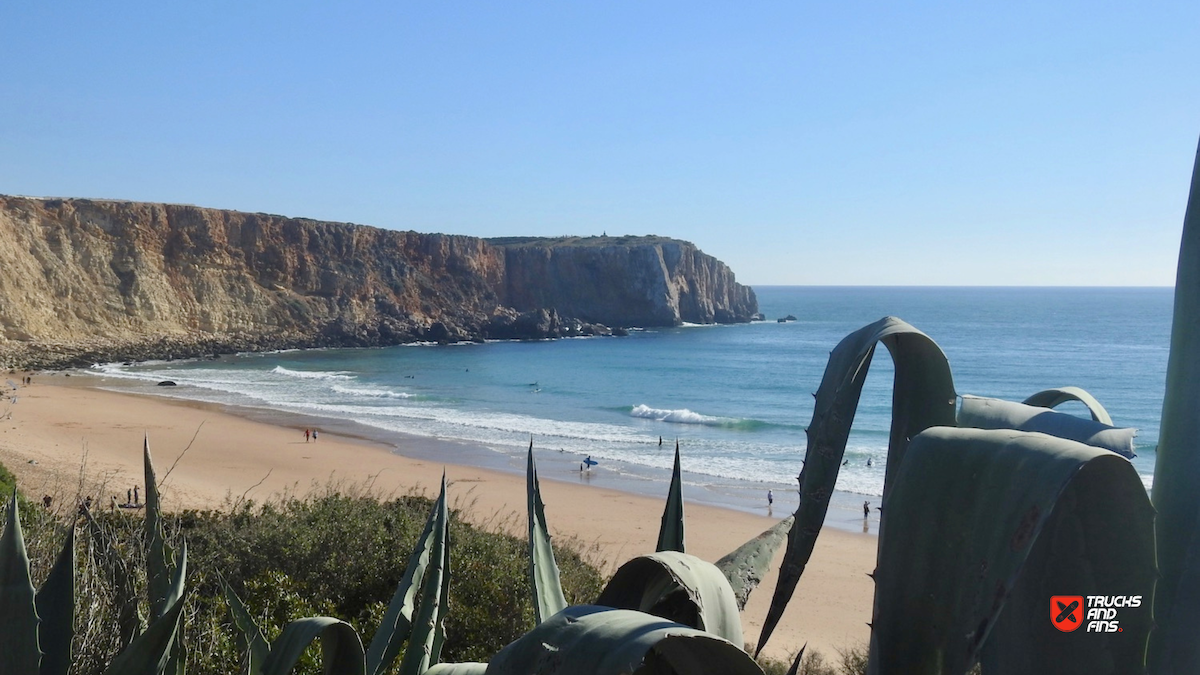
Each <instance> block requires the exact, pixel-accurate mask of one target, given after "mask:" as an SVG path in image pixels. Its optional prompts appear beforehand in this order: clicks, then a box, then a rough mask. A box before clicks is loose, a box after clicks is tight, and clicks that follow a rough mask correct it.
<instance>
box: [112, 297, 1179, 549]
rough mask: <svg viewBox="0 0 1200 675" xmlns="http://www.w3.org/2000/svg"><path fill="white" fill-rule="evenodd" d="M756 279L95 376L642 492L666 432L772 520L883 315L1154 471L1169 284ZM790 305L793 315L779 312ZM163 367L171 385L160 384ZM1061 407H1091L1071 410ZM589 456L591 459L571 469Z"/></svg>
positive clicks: (726, 492) (967, 374)
mask: <svg viewBox="0 0 1200 675" xmlns="http://www.w3.org/2000/svg"><path fill="white" fill-rule="evenodd" d="M755 291H756V292H757V294H758V299H759V306H760V311H762V312H763V313H764V314H765V315H766V316H767V321H764V322H755V323H751V324H738V325H725V326H690V325H685V326H681V327H677V328H661V329H647V330H634V331H632V332H631V334H630V335H629V337H625V338H577V339H564V340H556V341H530V342H490V343H487V344H461V345H449V346H437V345H407V346H398V347H389V348H381V349H328V350H308V351H286V352H275V353H266V354H240V355H237V356H228V357H221V358H219V359H216V360H199V361H174V362H150V363H141V364H132V365H122V364H104V365H99V366H96V367H94V368H93V369H92V371H93V372H95V373H96V374H100V375H103V376H105V379H104V383H105V384H104V385H103V386H106V387H110V388H114V389H118V390H133V391H138V392H142V393H149V394H154V395H163V396H171V397H180V398H188V399H195V400H201V401H207V402H212V403H218V404H222V405H225V406H229V407H230V408H231V409H233V410H235V411H241V412H243V413H246V414H251V415H257V416H268V417H270V416H272V415H276V416H278V415H284V416H286V417H287V418H288V419H289V420H290V421H291V423H294V424H297V425H300V426H313V427H317V428H322V429H325V430H327V431H344V432H348V433H356V434H359V435H363V436H367V437H370V438H372V439H375V440H378V441H381V442H383V443H387V444H389V445H391V446H393V447H395V448H397V451H398V452H401V453H403V454H409V455H417V456H426V457H428V458H431V459H438V458H441V459H443V460H444V461H446V462H448V463H459V464H463V463H465V464H472V465H483V466H488V467H491V468H498V469H501V470H507V471H523V469H524V464H523V461H524V451H525V448H527V447H528V445H529V441H530V438H531V437H532V439H533V443H534V447H535V450H537V452H538V467H539V472H540V473H541V474H542V475H543V476H545V477H551V478H557V479H559V480H571V481H580V482H586V483H588V484H593V485H607V486H610V487H616V488H618V489H625V490H631V491H635V492H642V493H647V494H656V495H665V492H666V481H667V480H668V479H669V472H670V467H671V462H672V457H673V452H672V451H673V449H674V446H675V443H676V441H678V442H679V444H680V446H681V449H682V457H683V467H684V470H685V495H686V496H688V497H689V498H691V499H697V500H700V501H704V502H708V503H713V504H718V505H724V506H731V507H734V508H740V509H744V510H750V511H756V512H765V510H766V508H767V504H766V492H767V490H768V489H771V490H773V491H774V494H775V509H774V510H775V511H778V512H780V514H781V515H782V514H783V513H785V512H787V511H790V510H791V509H793V508H794V507H795V505H796V502H797V496H796V480H795V478H796V475H797V474H798V473H799V470H800V466H801V459H802V458H803V457H804V450H805V444H806V442H805V436H804V428H805V426H806V425H807V424H808V422H809V420H810V418H811V416H812V405H813V398H812V395H811V393H812V392H814V391H815V390H816V388H817V386H818V385H819V383H820V381H821V375H822V373H823V372H824V368H825V363H826V359H827V357H828V353H829V350H831V349H833V347H834V346H835V345H836V344H837V343H838V341H839V340H841V339H842V338H843V337H844V336H845V335H846V334H848V333H850V332H851V331H853V330H855V329H857V328H860V327H862V326H863V325H866V324H868V323H870V322H872V321H874V320H876V319H879V318H881V317H883V316H887V315H893V316H898V317H900V318H902V319H904V320H906V321H908V322H909V323H911V324H913V325H914V326H916V327H917V328H919V329H920V330H922V331H924V332H925V333H927V334H928V335H929V336H930V337H932V338H933V339H934V340H935V341H937V342H938V344H939V345H940V346H941V347H942V350H943V351H944V352H945V353H946V355H947V357H948V358H949V361H950V365H951V368H952V370H953V373H954V378H955V385H956V389H957V390H958V392H959V393H960V394H964V393H965V394H975V395H980V396H994V397H999V398H1005V399H1009V400H1017V401H1020V400H1022V399H1024V398H1025V397H1027V396H1029V395H1030V394H1033V393H1034V392H1037V391H1040V390H1042V389H1046V388H1050V387H1057V386H1065V385H1075V386H1079V387H1082V388H1084V389H1086V390H1088V391H1089V392H1091V393H1092V394H1093V395H1094V396H1095V397H1096V398H1097V399H1099V400H1100V402H1101V403H1102V404H1104V405H1105V407H1106V408H1107V409H1108V410H1109V413H1110V414H1111V415H1112V417H1113V420H1114V422H1115V423H1116V424H1117V425H1119V426H1132V427H1136V428H1138V429H1139V435H1138V437H1137V440H1136V449H1137V453H1138V457H1137V458H1135V459H1134V460H1133V463H1134V466H1135V467H1136V468H1137V470H1138V472H1139V473H1140V474H1141V476H1142V479H1143V482H1144V483H1145V484H1146V485H1147V487H1150V486H1151V483H1152V478H1153V472H1154V457H1155V455H1154V448H1155V445H1156V443H1157V441H1158V425H1159V416H1160V414H1161V408H1162V396H1163V384H1164V381H1165V377H1166V363H1167V354H1168V347H1169V338H1170V328H1171V309H1172V297H1173V291H1172V289H1170V288H926V287H922V288H898V287H880V288H874V287H778V286H776V287H772V286H762V287H755ZM789 314H790V315H793V316H795V317H797V319H796V320H795V321H788V322H785V323H779V322H777V321H776V319H777V318H779V317H783V316H786V315H789ZM876 357H877V358H876V359H875V360H874V363H873V364H872V366H871V371H870V375H869V376H868V379H867V383H866V386H865V387H864V390H863V395H862V400H861V403H860V406H859V409H858V414H857V416H856V418H855V421H854V427H853V431H852V433H851V437H850V442H849V446H848V448H847V453H846V458H847V459H848V460H849V464H848V465H847V466H845V467H844V468H843V469H842V472H841V474H840V476H839V479H838V490H839V493H840V494H839V496H838V498H837V499H835V500H834V512H832V513H831V524H835V525H837V524H839V523H841V524H843V525H845V526H847V527H851V528H853V525H852V523H854V522H855V520H854V519H855V518H856V517H857V519H858V522H861V515H860V514H861V511H860V509H861V502H862V501H864V500H870V499H878V497H879V495H880V494H881V492H882V485H883V475H884V470H885V465H886V451H887V432H888V425H889V419H890V411H891V380H892V364H891V359H890V357H889V356H888V355H887V351H886V350H884V349H880V350H879V351H878V352H877V354H876ZM160 380H172V381H175V382H176V383H178V385H179V386H177V387H173V388H166V387H157V386H154V385H155V383H157V382H158V381H160ZM1060 410H1063V411H1066V412H1071V413H1074V414H1079V415H1081V416H1085V417H1086V416H1087V413H1086V411H1085V410H1084V408H1083V407H1082V405H1074V404H1072V405H1067V406H1063V407H1061V408H1060ZM414 437H423V438H424V439H440V440H439V442H437V443H430V442H422V441H421V439H419V438H414ZM589 456H590V457H591V458H593V459H594V460H595V461H597V462H598V464H597V465H596V467H595V468H593V469H591V470H590V471H585V472H580V471H579V465H580V463H581V462H582V461H583V459H584V458H585V457H589ZM868 460H870V464H869V465H868ZM856 513H857V514H859V515H857V516H855V515H854V514H856Z"/></svg>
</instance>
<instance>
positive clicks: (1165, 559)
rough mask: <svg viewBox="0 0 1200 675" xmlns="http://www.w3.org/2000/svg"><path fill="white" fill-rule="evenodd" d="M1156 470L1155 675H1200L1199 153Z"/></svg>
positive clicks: (1182, 256) (1152, 660)
mask: <svg viewBox="0 0 1200 675" xmlns="http://www.w3.org/2000/svg"><path fill="white" fill-rule="evenodd" d="M1157 455H1158V457H1157V460H1156V461H1155V464H1154V507H1155V508H1156V509H1158V520H1157V521H1156V522H1155V530H1156V532H1157V538H1158V565H1159V569H1160V570H1161V572H1162V579H1161V580H1160V581H1159V583H1158V588H1157V589H1156V590H1155V593H1154V620H1155V622H1156V623H1157V624H1158V629H1157V630H1156V631H1155V632H1154V635H1153V636H1152V637H1151V641H1150V654H1149V657H1150V658H1149V662H1150V671H1151V673H1153V674H1154V675H1176V674H1180V675H1182V674H1185V673H1186V674H1188V675H1191V674H1193V673H1197V672H1200V640H1197V639H1196V636H1197V635H1200V491H1198V490H1197V489H1196V486H1197V485H1200V151H1197V153H1196V163H1195V165H1194V167H1193V169H1192V184H1191V193H1190V194H1189V195H1188V203H1187V210H1186V211H1185V212H1184V216H1183V237H1182V240H1181V243H1180V246H1179V267H1178V269H1177V271H1176V274H1175V310H1174V318H1173V320H1172V323H1171V354H1170V356H1169V357H1168V359H1167V388H1166V395H1165V397H1164V398H1163V412H1162V425H1161V427H1160V430H1159V436H1158V449H1157Z"/></svg>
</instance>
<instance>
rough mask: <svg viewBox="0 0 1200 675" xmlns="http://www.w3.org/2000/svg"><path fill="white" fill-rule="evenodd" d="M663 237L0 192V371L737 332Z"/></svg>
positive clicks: (741, 312) (728, 306) (746, 315)
mask: <svg viewBox="0 0 1200 675" xmlns="http://www.w3.org/2000/svg"><path fill="white" fill-rule="evenodd" d="M757 311H758V307H757V301H756V299H755V297H754V292H753V291H752V290H751V289H750V288H749V287H746V286H742V285H740V284H738V283H737V282H736V281H735V279H734V275H733V272H732V271H730V270H729V268H728V267H727V266H726V265H725V264H724V263H722V262H720V261H719V260H717V259H715V258H713V257H712V256H709V255H706V254H705V253H703V252H701V251H700V250H698V249H697V248H696V247H695V246H694V245H692V244H690V243H688V242H684V241H678V240H673V239H666V238H661V237H621V238H615V237H590V238H582V239H579V238H567V239H536V238H511V239H495V240H486V239H479V238H475V237H465V236H455V235H443V234H420V233H416V232H399V231H394V230H383V229H378V228H374V227H367V226H363V225H352V224H347V223H332V222H322V221H314V220H307V219H302V218H287V217H283V216H274V215H267V214H261V213H242V212H236V211H223V210H218V209H206V208H199V207H195V206H185V205H171V204H150V203H140V202H122V201H100V200H86V199H34V198H25V197H6V196H0V367H9V368H12V367H35V366H41V367H52V366H61V365H71V364H84V363H91V362H94V361H103V360H124V359H147V358H166V357H187V356H200V355H204V354H209V353H214V352H228V351H235V350H256V349H279V348H288V347H317V346H373V345H390V344H400V343H404V342H412V341H417V340H434V341H449V342H452V341H456V340H471V339H475V340H478V339H483V338H538V337H560V336H566V335H579V334H588V333H595V332H601V333H602V332H605V331H606V328H605V327H606V326H626V327H628V326H644V327H650V326H668V325H675V324H679V323H680V322H691V323H712V322H718V323H730V322H738V321H748V320H750V318H751V317H752V316H753V315H754V314H755V313H756V312H757Z"/></svg>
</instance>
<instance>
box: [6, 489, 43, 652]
mask: <svg viewBox="0 0 1200 675" xmlns="http://www.w3.org/2000/svg"><path fill="white" fill-rule="evenodd" d="M34 595H35V594H34V590H33V580H32V579H31V578H30V577H29V553H28V552H27V551H26V550H25V535H24V534H23V533H22V532H21V515H20V511H19V509H18V506H17V490H16V488H13V493H12V499H10V500H9V502H8V521H7V524H6V525H5V527H4V534H3V535H2V536H0V663H2V664H4V666H5V668H6V670H5V672H6V673H12V674H13V675H37V672H38V661H39V660H40V658H41V652H39V651H38V615H37V610H36V607H35V603H34Z"/></svg>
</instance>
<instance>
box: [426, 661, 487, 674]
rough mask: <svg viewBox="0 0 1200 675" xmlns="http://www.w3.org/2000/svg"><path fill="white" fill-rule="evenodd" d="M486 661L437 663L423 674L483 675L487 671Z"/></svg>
mask: <svg viewBox="0 0 1200 675" xmlns="http://www.w3.org/2000/svg"><path fill="white" fill-rule="evenodd" d="M487 667H488V664H486V663H439V664H437V665H436V666H433V667H432V668H430V669H429V670H427V671H425V675H483V674H484V673H485V672H487Z"/></svg>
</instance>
